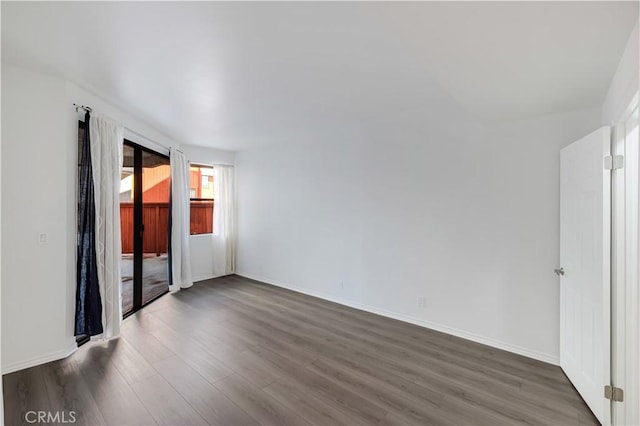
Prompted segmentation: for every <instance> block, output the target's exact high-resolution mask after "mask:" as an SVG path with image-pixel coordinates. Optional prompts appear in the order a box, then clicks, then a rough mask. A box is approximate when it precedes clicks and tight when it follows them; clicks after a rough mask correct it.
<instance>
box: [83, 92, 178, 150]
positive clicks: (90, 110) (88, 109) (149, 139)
mask: <svg viewBox="0 0 640 426" xmlns="http://www.w3.org/2000/svg"><path fill="white" fill-rule="evenodd" d="M73 106H74V107H75V108H76V112H78V109H83V110H85V112H93V108H91V107H90V106H85V105H78V104H75V103H74V104H73ZM122 127H124V128H125V129H127V130H128V131H129V132H131V133H133V134H134V135H136V136H139V137H141V138H144V139H146V140H148V141H149V142H151V143H153V144H154V145H157V146H159V147H162V148H164V149H166V150H169V151H170V150H171V147H168V146H165V145H163V144H161V143H160V142H156V141H154V140H153V139H151V138H149V137H147V136H145V135H143V134H142V133H139V132H136V131H135V130H133V129H132V128H130V127H127V126H124V125H123V126H122Z"/></svg>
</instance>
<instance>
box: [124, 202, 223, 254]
mask: <svg viewBox="0 0 640 426" xmlns="http://www.w3.org/2000/svg"><path fill="white" fill-rule="evenodd" d="M190 210H191V211H190V215H191V235H195V234H210V233H211V232H213V201H192V202H191V209H190ZM168 218H169V204H168V203H144V204H143V205H142V223H144V233H143V234H142V247H143V252H144V253H155V254H156V256H160V255H161V254H163V253H166V252H167V235H168ZM120 232H121V237H122V253H124V254H131V253H133V203H126V202H121V203H120Z"/></svg>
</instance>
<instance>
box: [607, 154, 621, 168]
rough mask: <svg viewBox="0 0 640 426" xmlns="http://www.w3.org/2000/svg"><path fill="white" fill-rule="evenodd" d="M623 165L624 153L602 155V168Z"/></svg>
mask: <svg viewBox="0 0 640 426" xmlns="http://www.w3.org/2000/svg"><path fill="white" fill-rule="evenodd" d="M623 167H624V155H613V156H612V155H607V156H606V157H604V169H605V170H616V169H621V168H623Z"/></svg>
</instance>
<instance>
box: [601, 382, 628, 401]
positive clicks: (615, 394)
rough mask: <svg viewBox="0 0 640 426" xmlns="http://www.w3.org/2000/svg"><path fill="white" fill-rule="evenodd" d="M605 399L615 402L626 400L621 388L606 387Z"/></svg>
mask: <svg viewBox="0 0 640 426" xmlns="http://www.w3.org/2000/svg"><path fill="white" fill-rule="evenodd" d="M604 397H605V398H607V399H610V400H611V401H614V402H622V401H623V400H624V392H623V391H622V389H620V388H616V387H614V386H609V385H606V386H605V387H604Z"/></svg>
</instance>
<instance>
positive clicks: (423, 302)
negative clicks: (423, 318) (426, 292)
mask: <svg viewBox="0 0 640 426" xmlns="http://www.w3.org/2000/svg"><path fill="white" fill-rule="evenodd" d="M418 306H419V307H420V308H426V307H427V298H426V297H424V296H418Z"/></svg>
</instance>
